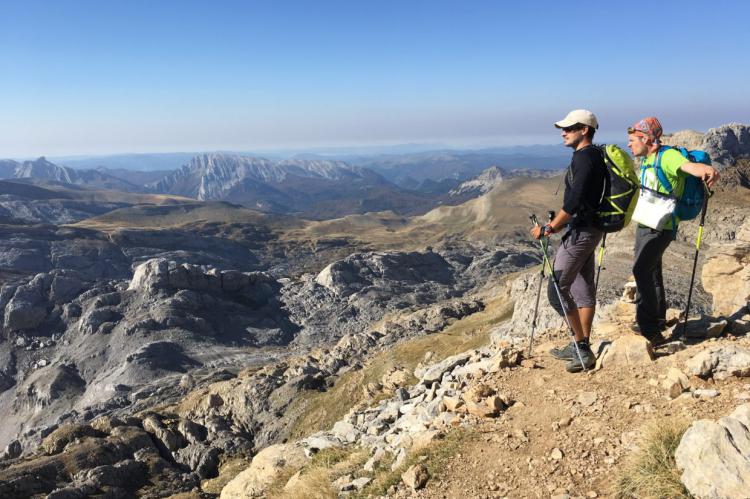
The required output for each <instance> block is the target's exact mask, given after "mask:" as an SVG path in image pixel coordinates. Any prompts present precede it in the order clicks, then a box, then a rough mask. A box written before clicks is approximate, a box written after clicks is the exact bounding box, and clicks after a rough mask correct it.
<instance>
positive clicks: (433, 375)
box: [414, 352, 471, 386]
mask: <svg viewBox="0 0 750 499" xmlns="http://www.w3.org/2000/svg"><path fill="white" fill-rule="evenodd" d="M470 358H471V352H464V353H460V354H458V355H453V356H452V357H448V358H447V359H445V360H443V361H442V362H438V363H437V364H433V365H431V366H427V367H425V368H421V369H417V370H415V371H414V375H415V376H416V377H418V378H420V379H421V380H422V383H424V384H425V385H428V386H429V385H432V384H433V383H435V382H436V381H437V382H439V381H440V380H441V379H442V378H443V374H445V373H446V372H448V371H451V370H452V369H453V368H455V367H457V366H461V365H463V364H466V363H467V362H468V361H469V359H470Z"/></svg>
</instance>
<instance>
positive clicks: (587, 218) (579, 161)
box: [563, 145, 607, 227]
mask: <svg viewBox="0 0 750 499" xmlns="http://www.w3.org/2000/svg"><path fill="white" fill-rule="evenodd" d="M606 172H607V167H606V166H605V164H604V156H603V155H602V151H601V149H599V148H598V147H596V146H593V145H590V146H586V147H584V148H583V149H580V150H578V151H574V152H573V159H572V160H571V161H570V167H569V168H568V173H567V174H566V175H565V194H564V195H563V210H565V211H566V212H567V213H570V214H571V215H573V217H574V218H573V220H571V221H570V225H571V226H572V227H581V226H590V225H591V224H592V222H593V217H594V213H595V211H596V208H597V207H598V206H599V202H600V201H601V199H602V196H603V195H604V192H603V191H604V189H605V188H606V184H605V175H606Z"/></svg>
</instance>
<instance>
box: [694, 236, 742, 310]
mask: <svg viewBox="0 0 750 499" xmlns="http://www.w3.org/2000/svg"><path fill="white" fill-rule="evenodd" d="M701 279H702V284H703V288H704V289H705V290H706V291H707V292H708V293H709V294H710V295H711V297H712V298H713V313H714V314H716V315H723V316H726V317H731V316H732V315H734V314H736V313H738V312H740V313H742V311H744V310H746V308H745V307H746V305H747V302H748V300H749V299H750V242H747V241H738V242H735V243H732V244H722V245H717V246H716V247H715V248H713V249H712V250H710V251H709V252H708V253H707V255H706V260H705V262H704V263H703V270H702V271H701Z"/></svg>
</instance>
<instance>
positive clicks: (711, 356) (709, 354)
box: [685, 345, 750, 380]
mask: <svg viewBox="0 0 750 499" xmlns="http://www.w3.org/2000/svg"><path fill="white" fill-rule="evenodd" d="M685 366H686V371H685V372H686V373H687V374H689V375H691V376H700V377H703V378H709V377H713V378H714V379H718V380H721V379H726V378H729V377H730V376H738V377H744V376H750V350H748V349H746V348H741V347H738V346H736V345H725V346H720V347H712V348H709V349H707V350H704V351H702V352H701V353H699V354H698V355H696V356H695V357H693V358H691V359H690V360H688V361H687V362H686V363H685Z"/></svg>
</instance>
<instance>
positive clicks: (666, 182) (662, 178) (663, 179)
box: [654, 146, 674, 196]
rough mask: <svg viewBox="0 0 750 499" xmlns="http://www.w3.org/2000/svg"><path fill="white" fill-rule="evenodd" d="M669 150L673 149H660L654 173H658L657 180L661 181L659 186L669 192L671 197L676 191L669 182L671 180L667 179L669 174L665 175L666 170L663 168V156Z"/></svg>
mask: <svg viewBox="0 0 750 499" xmlns="http://www.w3.org/2000/svg"><path fill="white" fill-rule="evenodd" d="M669 149H672V147H671V146H661V147H659V150H658V151H657V153H656V158H655V159H654V172H656V178H657V179H659V184H661V186H662V188H663V189H664V190H665V191H667V194H668V195H670V196H671V195H672V193H673V191H674V189H673V187H672V183H671V182H670V181H669V179H668V178H667V174H666V173H664V170H663V169H662V167H661V156H662V154H664V152H665V151H668V150H669Z"/></svg>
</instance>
